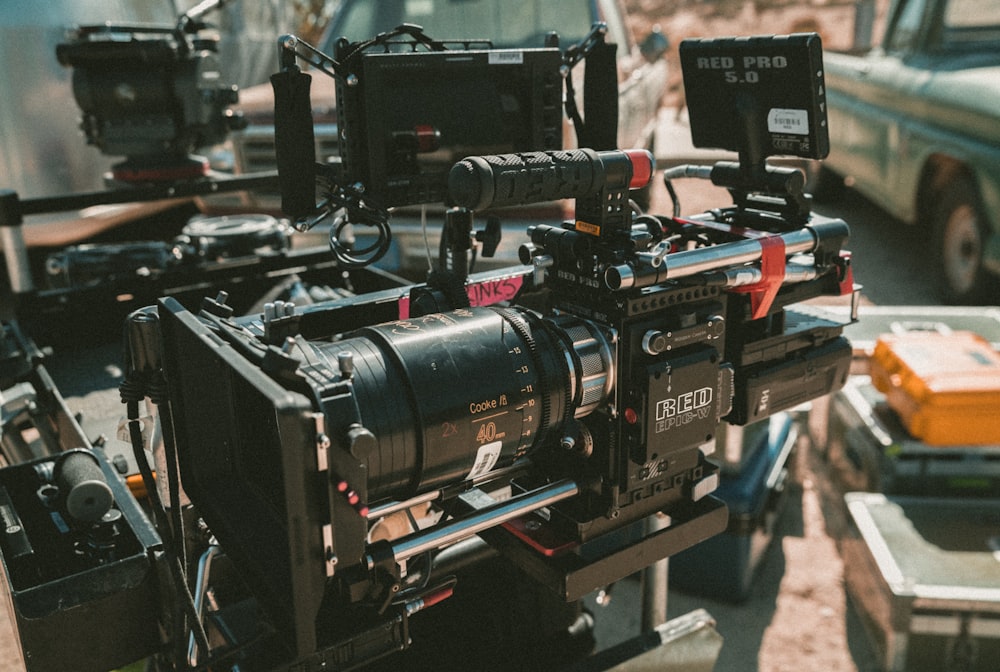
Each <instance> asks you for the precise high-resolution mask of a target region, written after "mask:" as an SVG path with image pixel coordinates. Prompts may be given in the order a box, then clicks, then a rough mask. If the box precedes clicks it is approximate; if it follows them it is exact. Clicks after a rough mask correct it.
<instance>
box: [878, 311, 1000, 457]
mask: <svg viewBox="0 0 1000 672" xmlns="http://www.w3.org/2000/svg"><path fill="white" fill-rule="evenodd" d="M870 368H871V376H872V382H873V383H874V385H875V387H876V388H877V389H878V390H879V391H880V392H882V393H883V394H885V395H886V399H887V401H888V403H889V406H890V407H891V408H892V409H893V410H894V411H896V413H897V414H899V417H900V419H901V420H902V421H903V424H904V425H905V426H906V428H907V430H909V432H910V434H912V435H913V436H914V437H916V438H918V439H921V440H923V441H924V442H926V443H928V444H931V445H936V446H951V445H956V444H983V443H1000V416H998V415H997V413H996V411H997V409H998V408H1000V354H997V352H996V351H995V350H994V349H993V348H992V347H991V345H990V343H989V342H988V341H987V340H986V339H985V338H983V337H981V336H979V335H977V334H975V333H973V332H970V331H957V332H953V333H950V334H940V333H936V332H909V333H903V334H886V335H884V336H881V337H880V338H879V339H878V341H877V342H876V344H875V351H874V353H873V354H872V359H871V365H870Z"/></svg>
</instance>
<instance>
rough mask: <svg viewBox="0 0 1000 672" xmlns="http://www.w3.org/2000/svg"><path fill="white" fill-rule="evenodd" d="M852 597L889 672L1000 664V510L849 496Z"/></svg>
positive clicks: (984, 503) (982, 503) (994, 503)
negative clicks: (998, 662) (998, 557)
mask: <svg viewBox="0 0 1000 672" xmlns="http://www.w3.org/2000/svg"><path fill="white" fill-rule="evenodd" d="M845 501H846V503H847V507H848V510H849V512H850V519H851V523H852V527H853V529H852V534H850V535H849V536H848V537H846V538H845V539H844V540H843V542H842V554H843V557H844V572H845V579H846V582H847V588H848V592H849V595H850V596H851V599H852V600H853V601H854V603H855V607H856V608H857V611H858V612H859V614H860V615H861V617H862V620H863V621H864V623H865V625H866V628H867V630H868V632H869V634H870V635H871V637H872V640H873V643H874V644H875V648H876V649H877V650H878V651H879V652H880V655H881V657H882V663H883V666H884V668H885V669H886V670H888V671H889V672H897V671H902V670H907V671H910V672H919V671H924V670H926V671H928V672H930V671H933V672H948V671H953V670H963V671H967V672H987V670H989V671H990V672H992V671H995V670H996V669H997V667H996V666H997V661H1000V562H998V561H997V557H996V554H997V552H998V551H1000V501H998V500H996V499H960V500H956V499H938V498H925V497H919V498H918V497H887V496H886V495H883V494H879V493H848V494H847V495H846V496H845Z"/></svg>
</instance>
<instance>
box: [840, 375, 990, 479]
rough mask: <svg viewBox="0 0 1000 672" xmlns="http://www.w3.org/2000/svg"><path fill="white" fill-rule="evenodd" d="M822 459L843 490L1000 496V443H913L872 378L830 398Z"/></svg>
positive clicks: (848, 385) (853, 381) (862, 379)
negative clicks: (945, 444) (824, 459)
mask: <svg viewBox="0 0 1000 672" xmlns="http://www.w3.org/2000/svg"><path fill="white" fill-rule="evenodd" d="M824 456H825V458H826V461H827V464H828V466H829V472H830V475H831V477H832V478H833V479H834V481H836V482H837V484H838V485H839V486H840V487H841V489H843V490H845V491H846V490H866V491H871V492H883V493H885V494H890V495H926V496H938V497H1000V444H997V445H967V446H947V447H942V446H931V445H928V444H927V443H925V442H923V441H920V440H919V439H915V438H913V437H912V436H911V435H910V434H909V432H907V430H906V428H905V427H904V426H903V424H902V422H901V421H900V419H899V416H898V415H897V414H896V413H895V411H893V410H892V409H891V408H889V405H888V404H887V403H886V399H885V396H884V395H883V394H882V393H881V392H879V391H878V390H877V389H875V386H874V385H873V384H872V381H871V378H870V377H869V376H863V375H858V376H851V377H850V378H849V379H848V381H847V383H846V384H845V385H844V387H843V388H842V389H840V390H838V391H837V392H836V393H834V394H833V395H831V398H830V412H829V425H828V431H827V440H826V443H825V451H824Z"/></svg>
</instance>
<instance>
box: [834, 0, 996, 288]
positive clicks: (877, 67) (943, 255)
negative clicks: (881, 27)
mask: <svg viewBox="0 0 1000 672" xmlns="http://www.w3.org/2000/svg"><path fill="white" fill-rule="evenodd" d="M823 59H824V64H825V70H826V85H827V101H828V104H829V112H828V117H829V125H830V147H831V150H830V156H829V158H828V159H827V160H826V161H825V162H824V164H823V167H822V168H821V169H820V174H819V180H818V182H817V183H816V185H815V189H814V191H815V194H816V196H817V199H818V200H823V199H824V198H828V197H829V195H830V194H831V193H832V192H831V188H832V187H834V186H840V185H842V184H843V182H844V180H846V181H847V183H848V184H849V185H851V186H852V187H853V188H854V189H856V190H857V191H858V192H860V193H861V194H863V195H864V196H865V197H867V198H869V199H870V200H872V201H873V202H874V203H875V204H877V205H878V206H880V207H881V208H883V209H884V210H886V211H887V212H888V213H889V214H891V215H892V216H894V217H896V218H898V219H900V220H902V221H904V222H907V223H912V224H916V225H919V227H920V231H919V233H918V234H917V235H922V236H926V237H927V240H928V242H929V244H931V245H933V252H934V254H933V260H934V261H933V265H934V273H935V277H936V279H937V281H938V283H939V284H940V287H941V299H942V300H943V301H944V302H946V303H961V304H971V303H984V302H985V303H997V302H1000V292H998V287H1000V282H998V281H1000V0H892V2H891V4H890V7H889V12H888V15H887V17H886V30H885V34H884V36H883V39H882V42H881V44H880V45H879V46H876V47H874V48H871V49H869V50H867V51H864V52H853V53H840V52H833V51H827V52H826V53H825V54H824V56H823Z"/></svg>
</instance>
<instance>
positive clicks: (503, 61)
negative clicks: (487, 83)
mask: <svg viewBox="0 0 1000 672" xmlns="http://www.w3.org/2000/svg"><path fill="white" fill-rule="evenodd" d="M487 60H488V61H489V63H490V65H521V64H522V63H524V52H523V51H517V50H510V51H490V52H489V56H488V57H487Z"/></svg>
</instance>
